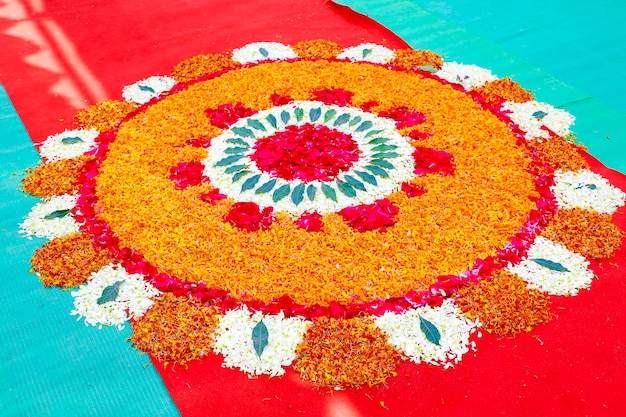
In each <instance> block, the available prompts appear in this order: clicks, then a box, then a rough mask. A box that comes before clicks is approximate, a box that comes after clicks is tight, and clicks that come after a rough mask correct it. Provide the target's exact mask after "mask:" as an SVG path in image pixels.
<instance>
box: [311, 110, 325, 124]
mask: <svg viewBox="0 0 626 417" xmlns="http://www.w3.org/2000/svg"><path fill="white" fill-rule="evenodd" d="M321 115H322V109H320V108H319V107H315V108H313V109H311V110H309V119H311V121H312V122H314V121H316V120H317V119H319V118H320V116H321Z"/></svg>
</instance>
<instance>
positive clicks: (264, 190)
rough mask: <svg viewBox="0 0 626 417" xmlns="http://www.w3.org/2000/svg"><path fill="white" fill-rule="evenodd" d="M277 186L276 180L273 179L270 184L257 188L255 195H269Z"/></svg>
mask: <svg viewBox="0 0 626 417" xmlns="http://www.w3.org/2000/svg"><path fill="white" fill-rule="evenodd" d="M275 185H276V178H272V179H271V180H269V181H268V182H266V183H265V184H263V185H262V186H260V187H259V188H257V189H256V191H255V192H254V193H255V194H265V193H269V192H270V191H272V189H273V188H274V186H275Z"/></svg>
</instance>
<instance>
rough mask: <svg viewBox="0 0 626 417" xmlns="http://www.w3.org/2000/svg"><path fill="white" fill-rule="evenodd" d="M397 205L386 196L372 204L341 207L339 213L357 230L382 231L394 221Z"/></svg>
mask: <svg viewBox="0 0 626 417" xmlns="http://www.w3.org/2000/svg"><path fill="white" fill-rule="evenodd" d="M398 211H399V209H398V207H396V206H394V205H393V204H391V202H390V201H389V200H387V199H386V198H384V199H381V200H376V202H375V203H374V204H361V205H360V206H351V207H346V208H344V209H342V210H341V211H340V212H339V214H340V215H341V216H342V217H343V220H344V221H345V222H346V223H348V224H349V225H350V226H352V227H353V228H354V229H356V230H357V231H359V232H366V231H368V230H377V231H379V232H384V231H386V230H387V227H390V226H393V225H394V224H395V223H396V219H395V217H394V216H395V215H396V214H398Z"/></svg>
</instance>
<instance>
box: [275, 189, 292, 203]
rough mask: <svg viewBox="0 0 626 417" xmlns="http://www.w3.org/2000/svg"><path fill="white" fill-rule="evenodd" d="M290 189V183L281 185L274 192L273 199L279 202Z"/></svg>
mask: <svg viewBox="0 0 626 417" xmlns="http://www.w3.org/2000/svg"><path fill="white" fill-rule="evenodd" d="M290 191H291V186H290V185H289V184H285V185H281V186H280V187H278V189H277V190H276V191H274V194H272V201H274V203H277V202H279V201H280V200H282V199H283V198H285V197H287V196H288V195H289V192H290Z"/></svg>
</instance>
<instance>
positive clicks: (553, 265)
mask: <svg viewBox="0 0 626 417" xmlns="http://www.w3.org/2000/svg"><path fill="white" fill-rule="evenodd" d="M530 260H531V261H533V262H535V263H536V264H538V265H541V266H543V267H544V268H548V269H551V270H552V271H557V272H570V270H569V269H567V268H565V267H564V266H563V265H561V264H560V263H558V262H554V261H550V260H548V259H543V258H531V259H530Z"/></svg>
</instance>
